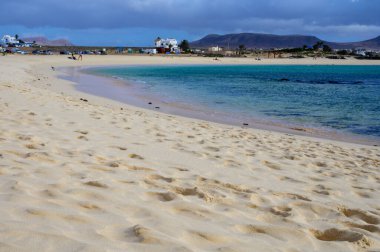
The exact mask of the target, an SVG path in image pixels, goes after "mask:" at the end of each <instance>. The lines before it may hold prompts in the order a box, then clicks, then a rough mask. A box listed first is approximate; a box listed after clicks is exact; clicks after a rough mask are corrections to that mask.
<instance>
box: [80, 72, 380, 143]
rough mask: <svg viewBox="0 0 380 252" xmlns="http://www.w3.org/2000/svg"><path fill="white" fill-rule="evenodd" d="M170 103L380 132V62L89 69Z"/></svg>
mask: <svg viewBox="0 0 380 252" xmlns="http://www.w3.org/2000/svg"><path fill="white" fill-rule="evenodd" d="M87 71H88V72H90V73H96V74H101V75H105V76H112V77H114V78H115V77H117V78H121V79H124V80H126V81H128V82H129V83H132V85H133V87H134V88H137V89H138V90H139V91H140V93H145V94H146V95H148V96H154V97H158V99H161V100H163V101H165V102H166V103H176V104H181V105H182V106H188V107H194V108H198V109H202V108H205V109H207V110H208V111H212V112H215V113H218V114H219V115H225V116H231V117H236V118H239V120H246V121H249V119H250V118H261V119H265V120H274V121H278V122H283V123H290V124H294V125H300V126H302V127H324V128H330V129H335V130H339V131H343V132H351V133H356V134H362V135H368V136H376V137H379V136H380V66H129V67H116V68H97V69H91V70H87Z"/></svg>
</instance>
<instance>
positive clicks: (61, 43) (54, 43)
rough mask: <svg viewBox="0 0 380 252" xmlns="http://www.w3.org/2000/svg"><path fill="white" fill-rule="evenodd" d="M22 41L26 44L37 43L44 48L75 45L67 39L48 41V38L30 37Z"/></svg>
mask: <svg viewBox="0 0 380 252" xmlns="http://www.w3.org/2000/svg"><path fill="white" fill-rule="evenodd" d="M22 40H23V41H25V42H33V41H35V42H36V44H38V45H43V46H73V44H72V43H71V42H70V41H68V40H66V39H56V40H48V39H47V38H46V37H30V38H22Z"/></svg>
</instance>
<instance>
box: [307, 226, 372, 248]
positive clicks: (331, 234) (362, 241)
mask: <svg viewBox="0 0 380 252" xmlns="http://www.w3.org/2000/svg"><path fill="white" fill-rule="evenodd" d="M311 232H312V233H313V235H314V236H315V238H317V239H318V240H321V241H341V242H355V243H357V244H358V245H359V246H361V247H364V248H365V247H369V246H371V241H370V240H369V239H368V238H367V237H366V236H365V235H363V234H360V233H357V232H352V231H349V230H340V229H336V228H330V229H327V230H324V231H319V230H311Z"/></svg>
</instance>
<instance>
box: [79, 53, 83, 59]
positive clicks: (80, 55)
mask: <svg viewBox="0 0 380 252" xmlns="http://www.w3.org/2000/svg"><path fill="white" fill-rule="evenodd" d="M78 60H83V55H82V52H80V53H79V56H78Z"/></svg>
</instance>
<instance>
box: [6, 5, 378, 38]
mask: <svg viewBox="0 0 380 252" xmlns="http://www.w3.org/2000/svg"><path fill="white" fill-rule="evenodd" d="M1 9H2V10H3V11H2V15H1V16H0V25H21V26H25V27H28V28H36V27H47V26H48V27H56V28H69V29H90V28H100V29H120V28H138V27H150V28H152V27H161V28H164V29H177V30H178V29H185V30H187V31H189V32H194V31H198V32H199V31H205V32H206V31H213V30H214V31H226V32H232V31H256V32H270V33H313V32H320V31H325V32H327V33H329V32H330V33H339V32H341V33H350V32H362V31H367V32H380V28H379V27H380V18H379V14H378V13H379V10H380V1H379V0H239V1H236V0H207V1H205V0H193V1H191V0H186V1H185V0H61V1H52V0H12V1H7V2H3V3H2V6H1ZM4 10H6V11H4Z"/></svg>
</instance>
